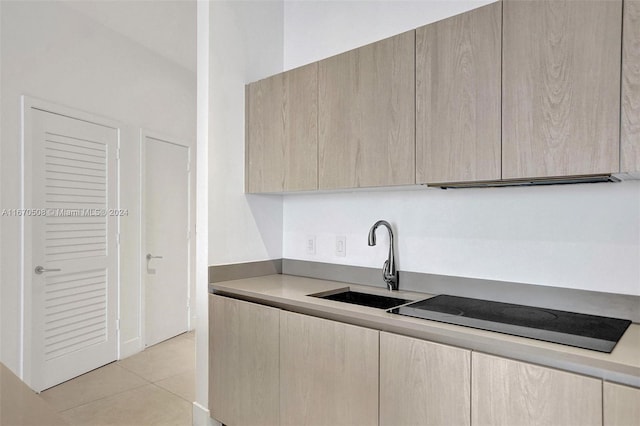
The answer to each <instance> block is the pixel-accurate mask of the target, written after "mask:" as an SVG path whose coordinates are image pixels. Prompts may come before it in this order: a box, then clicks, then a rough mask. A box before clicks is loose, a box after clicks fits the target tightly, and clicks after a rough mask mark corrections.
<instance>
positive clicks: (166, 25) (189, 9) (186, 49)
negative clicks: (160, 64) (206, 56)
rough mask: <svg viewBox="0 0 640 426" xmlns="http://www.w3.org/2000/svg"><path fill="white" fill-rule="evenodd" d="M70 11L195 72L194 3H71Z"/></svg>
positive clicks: (96, 0) (184, 0)
mask: <svg viewBox="0 0 640 426" xmlns="http://www.w3.org/2000/svg"><path fill="white" fill-rule="evenodd" d="M64 3H65V5H67V6H68V7H70V8H72V9H73V10H75V11H76V12H79V13H81V14H83V15H85V16H87V17H89V18H91V19H93V20H95V21H97V22H99V23H100V24H102V25H104V26H105V27H107V28H109V29H111V30H113V31H115V32H117V33H119V34H121V35H123V36H125V37H127V38H129V39H131V40H133V41H135V42H137V43H139V44H141V45H142V46H144V47H146V48H147V49H150V50H152V51H154V52H156V53H158V54H159V55H161V56H163V57H165V58H166V59H168V60H170V61H171V62H174V63H176V64H178V65H180V66H182V67H184V68H186V69H188V70H190V71H192V72H194V73H195V72H196V1H195V0H162V1H159V0H155V1H152V0H118V1H113V0H112V1H107V0H82V1H79V0H72V1H65V2H64Z"/></svg>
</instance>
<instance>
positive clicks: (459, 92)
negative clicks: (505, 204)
mask: <svg viewBox="0 0 640 426" xmlns="http://www.w3.org/2000/svg"><path fill="white" fill-rule="evenodd" d="M501 37H502V3H501V2H497V3H493V4H490V5H488V6H484V7H481V8H479V9H475V10H472V11H470V12H467V13H463V14H460V15H457V16H454V17H451V18H448V19H445V20H442V21H439V22H436V23H433V24H430V25H426V26H424V27H421V28H418V29H417V30H416V182H417V183H438V182H468V181H478V180H496V179H500V177H501V169H500V163H501V161H502V159H501V140H500V131H501V129H500V119H501V110H500V103H501V98H500V94H501V88H500V85H501V84H502V83H501V78H500V75H501V67H502V63H501V59H502V58H501V54H502V52H501V43H502V40H501Z"/></svg>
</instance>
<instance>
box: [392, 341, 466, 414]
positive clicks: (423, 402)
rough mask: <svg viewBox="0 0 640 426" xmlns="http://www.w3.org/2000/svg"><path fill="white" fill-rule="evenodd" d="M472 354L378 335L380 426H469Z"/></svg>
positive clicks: (438, 345) (431, 344)
mask: <svg viewBox="0 0 640 426" xmlns="http://www.w3.org/2000/svg"><path fill="white" fill-rule="evenodd" d="M470 386H471V352H470V351H468V350H464V349H459V348H454V347H451V346H445V345H440V344H437V343H431V342H427V341H424V340H419V339H414V338H411V337H405V336H399V335H396V334H390V333H385V332H381V333H380V424H381V425H389V426H392V425H393V426H399V425H459V426H462V425H469V424H470V421H471V419H470V407H471V401H470Z"/></svg>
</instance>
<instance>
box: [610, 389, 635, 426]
mask: <svg viewBox="0 0 640 426" xmlns="http://www.w3.org/2000/svg"><path fill="white" fill-rule="evenodd" d="M602 390H603V394H604V401H603V407H604V426H639V425H640V389H638V388H632V387H630V386H623V385H618V384H615V383H608V382H605V383H604V384H603V388H602Z"/></svg>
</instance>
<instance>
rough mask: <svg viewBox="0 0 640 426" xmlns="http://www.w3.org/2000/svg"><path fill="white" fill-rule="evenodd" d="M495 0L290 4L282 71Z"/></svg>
mask: <svg viewBox="0 0 640 426" xmlns="http://www.w3.org/2000/svg"><path fill="white" fill-rule="evenodd" d="M493 1H494V0H414V1H406V0H386V1H385V0H375V1H370V0H360V1H327V0H320V1H318V0H308V1H307V0H304V1H301V0H286V1H285V2H284V68H285V69H291V68H295V67H298V66H300V65H304V64H308V63H310V62H314V61H317V60H319V59H323V58H327V57H329V56H333V55H337V54H339V53H342V52H346V51H347V50H351V49H354V48H356V47H359V46H363V45H365V44H369V43H372V42H374V41H378V40H381V39H383V38H387V37H391V36H394V35H396V34H399V33H402V32H404V31H409V30H412V29H414V28H417V27H419V26H422V25H425V24H428V23H431V22H435V21H439V20H440V19H444V18H447V17H449V16H453V15H457V14H459V13H462V12H465V11H467V10H470V9H474V8H476V7H479V6H482V5H485V4H489V3H493Z"/></svg>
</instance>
